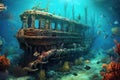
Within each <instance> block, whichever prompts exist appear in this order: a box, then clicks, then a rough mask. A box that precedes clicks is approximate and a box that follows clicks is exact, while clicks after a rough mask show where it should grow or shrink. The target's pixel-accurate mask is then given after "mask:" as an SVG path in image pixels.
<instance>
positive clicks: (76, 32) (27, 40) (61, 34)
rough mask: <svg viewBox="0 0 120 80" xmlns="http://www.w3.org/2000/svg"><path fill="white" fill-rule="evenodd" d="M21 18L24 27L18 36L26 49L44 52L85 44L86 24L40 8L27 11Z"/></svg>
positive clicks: (22, 46) (21, 44)
mask: <svg viewBox="0 0 120 80" xmlns="http://www.w3.org/2000/svg"><path fill="white" fill-rule="evenodd" d="M20 18H21V21H22V28H21V29H20V30H19V31H18V33H17V35H16V37H17V39H18V41H19V43H20V46H21V48H22V49H24V50H25V51H26V50H28V51H31V52H35V51H38V52H42V51H48V50H50V49H60V48H66V49H70V48H73V47H75V46H85V43H84V39H85V32H86V30H87V29H88V27H87V26H86V25H82V24H80V23H78V22H76V21H73V20H70V19H68V18H65V17H61V16H57V15H54V14H51V13H48V12H44V11H39V10H28V11H25V12H24V13H23V14H21V15H20ZM26 47H27V48H26Z"/></svg>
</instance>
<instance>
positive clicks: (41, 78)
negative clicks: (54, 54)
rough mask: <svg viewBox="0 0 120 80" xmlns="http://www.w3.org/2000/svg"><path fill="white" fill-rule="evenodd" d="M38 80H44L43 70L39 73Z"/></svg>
mask: <svg viewBox="0 0 120 80" xmlns="http://www.w3.org/2000/svg"><path fill="white" fill-rule="evenodd" d="M39 79H40V80H46V74H45V70H40V72H39Z"/></svg>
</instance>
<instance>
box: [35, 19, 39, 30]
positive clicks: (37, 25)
mask: <svg viewBox="0 0 120 80" xmlns="http://www.w3.org/2000/svg"><path fill="white" fill-rule="evenodd" d="M35 28H37V29H38V28H39V21H38V20H35Z"/></svg>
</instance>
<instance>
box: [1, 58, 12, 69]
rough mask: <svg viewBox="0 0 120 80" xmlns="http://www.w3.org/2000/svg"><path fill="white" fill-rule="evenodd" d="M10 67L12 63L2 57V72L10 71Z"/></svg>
mask: <svg viewBox="0 0 120 80" xmlns="http://www.w3.org/2000/svg"><path fill="white" fill-rule="evenodd" d="M9 66H10V61H9V59H7V58H6V57H5V56H0V71H4V70H6V69H8V68H9Z"/></svg>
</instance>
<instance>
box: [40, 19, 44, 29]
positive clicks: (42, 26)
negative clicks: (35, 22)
mask: <svg viewBox="0 0 120 80" xmlns="http://www.w3.org/2000/svg"><path fill="white" fill-rule="evenodd" d="M41 24H42V25H41V26H40V27H41V28H42V29H44V26H45V20H42V23H41Z"/></svg>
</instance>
